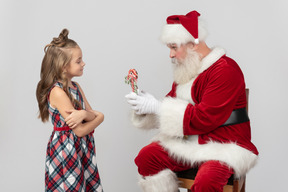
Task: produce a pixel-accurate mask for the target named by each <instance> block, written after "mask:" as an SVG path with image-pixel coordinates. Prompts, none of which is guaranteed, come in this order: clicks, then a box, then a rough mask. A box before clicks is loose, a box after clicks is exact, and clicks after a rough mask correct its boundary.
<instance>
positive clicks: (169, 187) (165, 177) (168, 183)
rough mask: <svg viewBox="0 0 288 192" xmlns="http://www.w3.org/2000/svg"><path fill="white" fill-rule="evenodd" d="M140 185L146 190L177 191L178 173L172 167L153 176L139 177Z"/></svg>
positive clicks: (155, 191)
mask: <svg viewBox="0 0 288 192" xmlns="http://www.w3.org/2000/svg"><path fill="white" fill-rule="evenodd" d="M139 185H140V186H141V187H142V189H143V191H144V192H167V191H171V192H177V191H178V183H177V177H176V174H175V173H173V172H172V171H171V170H170V169H165V170H163V171H161V172H159V173H158V174H156V175H153V176H147V177H145V178H143V177H142V176H141V178H140V179H139Z"/></svg>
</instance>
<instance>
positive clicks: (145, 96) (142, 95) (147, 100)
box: [125, 91, 161, 115]
mask: <svg viewBox="0 0 288 192" xmlns="http://www.w3.org/2000/svg"><path fill="white" fill-rule="evenodd" d="M125 97H126V99H127V102H128V103H129V104H130V105H131V108H132V109H133V110H135V112H136V114H138V115H142V114H152V113H154V114H158V113H159V108H160V105H161V102H160V101H158V100H157V99H155V97H154V96H153V95H151V94H149V93H146V92H144V91H139V94H138V95H137V94H136V93H134V92H131V93H129V94H128V95H126V96H125Z"/></svg>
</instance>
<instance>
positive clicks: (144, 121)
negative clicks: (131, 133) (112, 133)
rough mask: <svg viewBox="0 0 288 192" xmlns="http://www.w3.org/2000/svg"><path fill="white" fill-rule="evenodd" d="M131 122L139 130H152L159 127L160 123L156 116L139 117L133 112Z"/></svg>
mask: <svg viewBox="0 0 288 192" xmlns="http://www.w3.org/2000/svg"><path fill="white" fill-rule="evenodd" d="M131 121H132V124H133V125H134V126H135V127H137V128H139V129H144V130H150V129H155V128H158V127H159V121H158V118H157V115H155V114H146V115H137V114H136V113H135V112H133V113H132V117H131Z"/></svg>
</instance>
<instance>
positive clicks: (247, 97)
mask: <svg viewBox="0 0 288 192" xmlns="http://www.w3.org/2000/svg"><path fill="white" fill-rule="evenodd" d="M245 92H246V100H247V105H246V110H247V113H248V103H249V89H248V88H246V89H245Z"/></svg>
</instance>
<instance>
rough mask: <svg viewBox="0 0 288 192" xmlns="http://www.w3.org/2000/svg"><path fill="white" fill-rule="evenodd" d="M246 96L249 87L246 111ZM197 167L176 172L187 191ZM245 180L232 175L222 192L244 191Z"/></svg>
mask: <svg viewBox="0 0 288 192" xmlns="http://www.w3.org/2000/svg"><path fill="white" fill-rule="evenodd" d="M248 98H249V89H246V99H247V105H246V110H247V112H248ZM197 171H198V169H197V168H193V169H188V170H186V171H181V172H177V173H176V175H177V177H178V180H179V187H180V188H184V189H187V192H191V190H190V189H191V187H192V185H193V184H194V180H195V177H196V174H197ZM245 182H246V175H244V176H242V177H241V178H234V175H232V176H231V177H230V178H229V180H228V183H227V184H226V185H225V186H224V188H223V192H245Z"/></svg>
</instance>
